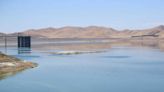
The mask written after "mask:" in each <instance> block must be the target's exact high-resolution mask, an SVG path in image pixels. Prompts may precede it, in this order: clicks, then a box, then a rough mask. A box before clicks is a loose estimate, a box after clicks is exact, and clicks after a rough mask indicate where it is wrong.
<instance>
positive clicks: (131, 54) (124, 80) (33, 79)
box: [0, 47, 164, 92]
mask: <svg viewBox="0 0 164 92" xmlns="http://www.w3.org/2000/svg"><path fill="white" fill-rule="evenodd" d="M7 54H9V55H13V56H16V57H18V58H21V59H24V60H27V61H33V62H37V63H38V64H39V66H38V67H37V68H33V69H28V70H25V71H23V72H20V73H17V74H16V75H13V76H9V77H7V78H5V79H3V80H0V92H164V87H163V85H164V52H162V51H160V50H159V49H148V48H131V47H117V48H111V49H109V50H108V51H107V52H102V53H90V54H78V55H52V54H50V53H48V52H40V51H37V50H31V51H28V52H27V53H23V52H22V53H19V54H18V50H17V49H16V48H9V49H8V50H7Z"/></svg>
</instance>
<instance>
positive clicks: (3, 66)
mask: <svg viewBox="0 0 164 92" xmlns="http://www.w3.org/2000/svg"><path fill="white" fill-rule="evenodd" d="M34 67H37V64H36V63H33V62H26V61H23V60H21V59H18V58H15V57H12V56H8V55H5V54H3V53H1V52H0V77H1V76H4V75H5V74H8V73H15V72H18V71H22V70H25V69H29V68H34Z"/></svg>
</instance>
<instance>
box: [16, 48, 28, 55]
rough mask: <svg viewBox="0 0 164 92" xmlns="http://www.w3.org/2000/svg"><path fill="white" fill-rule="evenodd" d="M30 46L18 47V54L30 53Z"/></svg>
mask: <svg viewBox="0 0 164 92" xmlns="http://www.w3.org/2000/svg"><path fill="white" fill-rule="evenodd" d="M30 53H31V48H18V54H30Z"/></svg>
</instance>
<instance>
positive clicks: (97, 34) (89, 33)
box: [22, 25, 164, 38]
mask: <svg viewBox="0 0 164 92" xmlns="http://www.w3.org/2000/svg"><path fill="white" fill-rule="evenodd" d="M22 34H26V35H27V34H28V35H31V36H35V37H45V38H131V37H132V36H142V35H147V36H152V37H153V36H159V37H160V38H164V26H163V25H160V26H157V27H154V28H149V29H143V30H129V29H127V30H122V31H118V30H115V29H113V28H107V27H99V26H89V27H69V26H68V27H62V28H52V27H49V28H42V29H30V30H27V31H24V32H22Z"/></svg>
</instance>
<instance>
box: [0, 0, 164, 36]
mask: <svg viewBox="0 0 164 92" xmlns="http://www.w3.org/2000/svg"><path fill="white" fill-rule="evenodd" d="M162 24H164V0H0V32H7V33H9V32H16V31H24V30H27V29H32V28H44V27H63V26H82V27H83V26H91V25H98V26H106V27H113V28H116V29H127V28H130V29H135V28H138V29H141V28H149V27H153V26H157V25H162Z"/></svg>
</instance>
